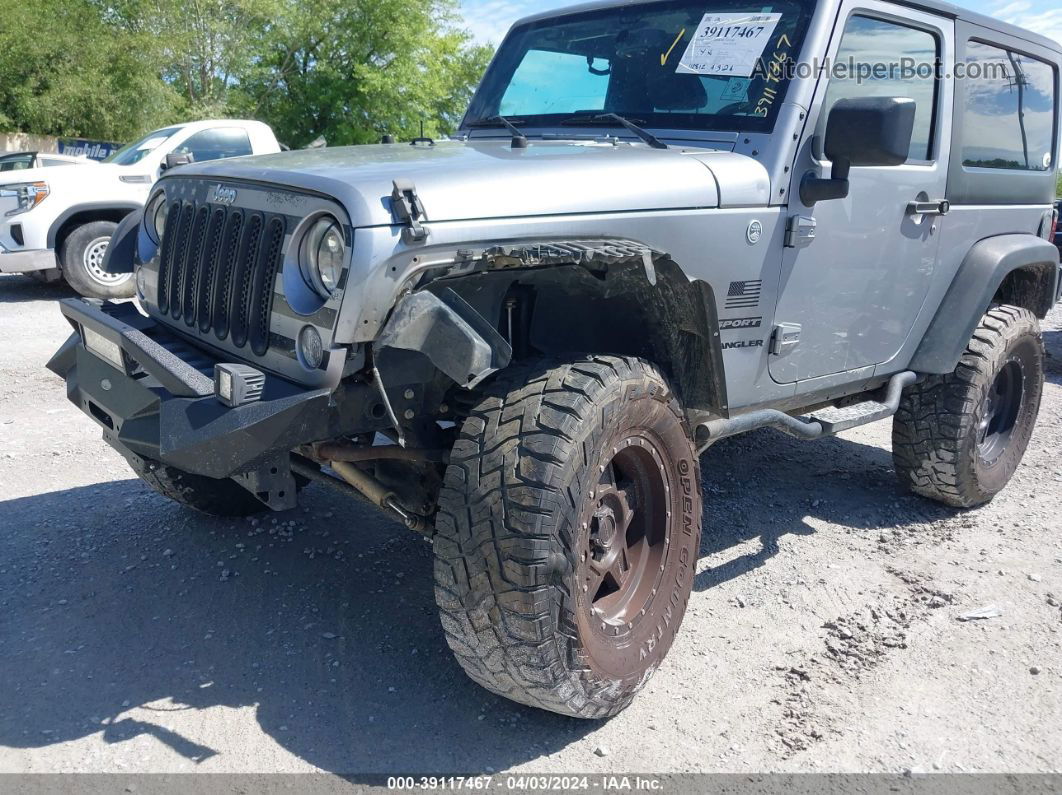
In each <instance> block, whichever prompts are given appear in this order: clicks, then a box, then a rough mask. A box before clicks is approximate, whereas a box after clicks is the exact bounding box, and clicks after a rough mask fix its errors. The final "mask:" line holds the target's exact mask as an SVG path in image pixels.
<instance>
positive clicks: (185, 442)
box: [48, 299, 332, 509]
mask: <svg viewBox="0 0 1062 795" xmlns="http://www.w3.org/2000/svg"><path fill="white" fill-rule="evenodd" d="M61 310H62V312H63V314H64V315H65V316H66V318H67V320H68V321H69V322H70V324H71V325H72V326H73V327H74V331H75V333H74V334H73V335H72V336H71V337H70V339H69V340H67V341H66V343H64V344H63V347H62V348H60V349H59V351H58V352H57V353H56V354H55V355H54V356H53V357H52V359H51V361H50V362H48V369H49V370H51V371H52V372H53V373H55V374H56V375H58V376H60V377H61V378H63V379H64V380H65V381H66V387H67V396H68V397H69V398H70V400H71V402H73V403H74V405H76V406H77V407H78V408H79V409H81V410H82V411H83V412H84V413H85V414H87V415H88V416H90V417H92V418H93V420H95V421H96V422H97V423H98V424H99V425H100V426H101V427H102V428H103V435H104V438H105V439H106V440H107V441H108V442H109V443H110V444H111V445H112V446H114V447H115V448H116V449H117V450H118V451H119V452H121V453H122V454H123V455H125V456H126V457H129V458H130V459H131V460H133V459H135V458H137V457H139V458H141V459H150V460H152V461H158V462H161V463H163V464H169V465H171V466H174V467H177V468H179V469H182V470H184V471H186V472H192V473H195V474H198V475H204V476H206V477H211V478H228V477H236V478H237V479H238V480H240V479H241V478H242V479H243V481H244V485H245V486H246V487H247V488H248V489H250V490H252V491H254V492H255V493H256V494H258V495H259V496H260V497H261V498H262V499H263V501H265V502H267V504H270V506H271V507H275V508H278V509H279V508H281V507H290V504H288V505H285V506H280V505H273V502H272V500H270V499H268V494H269V492H270V491H271V489H269V488H267V486H268V485H269V483H270V482H271V480H274V481H275V480H276V479H277V478H281V479H283V480H287V479H289V478H290V477H291V474H290V471H289V467H288V459H289V453H290V451H291V450H292V449H293V448H295V447H297V446H299V445H301V444H305V443H307V442H311V441H317V440H320V439H325V438H328V437H329V435H330V421H331V418H332V410H331V408H330V405H331V402H332V401H331V397H332V393H331V391H330V390H326V389H317V390H307V389H305V388H304V387H300V386H298V385H297V384H293V383H291V382H289V381H286V380H284V379H282V378H279V377H277V376H273V375H267V377H266V383H265V388H264V392H263V394H262V399H261V400H260V401H259V402H256V403H251V404H248V405H245V406H240V407H238V408H228V407H227V406H225V405H223V404H222V403H221V402H220V401H219V400H218V399H217V398H216V397H215V396H214V380H213V371H214V365H215V364H216V363H217V362H218V360H216V359H212V358H210V356H209V355H207V354H205V353H204V352H203V351H202V350H200V349H199V348H197V347H193V346H192V345H190V344H188V343H186V342H185V341H184V340H182V339H181V338H180V337H178V336H177V335H175V334H174V333H173V332H171V331H168V330H167V329H166V328H165V327H164V326H162V325H161V324H158V323H156V322H155V321H153V320H151V319H150V318H145V317H143V316H142V315H141V314H140V313H139V312H138V311H137V310H136V308H135V307H134V306H132V305H131V304H104V305H103V306H102V307H101V306H98V305H95V304H92V303H88V302H86V301H81V300H77V299H67V300H64V301H63V302H62V303H61ZM86 329H88V330H90V331H91V332H95V333H96V334H98V335H100V336H102V337H103V338H104V339H106V340H109V341H110V342H112V343H114V344H116V345H117V346H119V347H120V349H121V351H122V359H123V367H122V368H121V369H119V368H118V367H117V366H116V365H115V364H113V363H111V362H109V361H107V360H105V359H104V358H103V357H101V356H98V355H96V354H95V353H93V352H92V351H90V350H89V349H88V348H87V347H86V346H85V342H84V337H85V330H86ZM278 470H279V471H278ZM290 491H291V492H293V491H294V489H291V490H290ZM278 493H280V492H279V491H278Z"/></svg>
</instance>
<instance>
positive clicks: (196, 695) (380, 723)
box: [0, 276, 1062, 774]
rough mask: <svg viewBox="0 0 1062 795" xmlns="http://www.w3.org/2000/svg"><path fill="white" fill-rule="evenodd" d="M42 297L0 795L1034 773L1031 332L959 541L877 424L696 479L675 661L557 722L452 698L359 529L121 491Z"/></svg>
mask: <svg viewBox="0 0 1062 795" xmlns="http://www.w3.org/2000/svg"><path fill="white" fill-rule="evenodd" d="M65 295H67V293H66V292H65V291H64V289H63V288H61V287H54V286H52V287H46V286H44V285H40V284H38V283H36V282H33V281H31V280H29V279H26V278H23V277H17V276H2V277H0V339H2V340H3V341H4V344H3V346H2V347H0V374H2V378H0V486H2V492H0V683H2V684H0V771H5V772H43V771H50V772H51V771H58V772H69V771H88V772H182V771H204V772H302V771H314V770H324V771H330V772H340V773H347V774H358V773H374V774H383V773H396V772H398V773H411V772H420V773H437V774H442V773H448V772H466V773H467V772H473V771H478V772H497V773H500V772H502V771H508V770H520V771H535V772H587V773H589V772H609V771H642V772H660V773H664V772H694V771H696V772H700V771H713V772H714V771H726V772H745V771H755V772H764V771H845V772H863V771H886V772H900V771H905V770H915V771H919V770H921V771H926V772H931V771H936V770H942V771H993V772H1007V771H1009V772H1015V771H1022V772H1032V771H1039V772H1060V771H1062V654H1060V640H1062V608H1060V607H1059V601H1060V599H1062V536H1060V534H1059V528H1060V526H1062V497H1060V496H1059V487H1060V484H1062V461H1060V458H1059V455H1058V450H1059V448H1060V446H1062V332H1060V331H1059V329H1060V327H1062V313H1056V314H1055V315H1054V316H1052V317H1051V318H1050V319H1049V320H1048V322H1047V323H1046V326H1045V332H1046V333H1045V336H1046V340H1047V346H1048V350H1049V352H1050V353H1051V354H1052V355H1053V358H1051V359H1050V360H1049V368H1050V369H1049V372H1048V385H1047V388H1046V393H1045V400H1044V407H1043V411H1042V414H1041V418H1040V424H1039V427H1038V429H1037V432H1036V435H1035V437H1034V439H1033V444H1032V447H1031V449H1030V451H1029V454H1028V456H1027V458H1026V463H1025V465H1024V466H1023V468H1022V469H1021V470H1020V471H1019V473H1018V476H1017V478H1016V479H1015V481H1014V482H1013V483H1012V484H1011V486H1010V488H1009V489H1008V490H1007V491H1006V492H1005V493H1004V494H1003V495H1002V496H1001V497H1000V498H999V499H997V500H996V501H995V502H994V503H992V504H991V505H990V506H988V507H986V508H983V509H981V510H977V511H972V512H968V513H956V512H952V511H949V510H946V509H944V508H942V507H939V506H937V505H935V504H933V503H929V502H926V501H924V500H921V499H919V498H916V497H912V496H909V495H907V494H905V493H903V492H901V491H900V490H899V489H898V487H897V485H896V484H895V481H894V475H893V472H892V464H891V459H890V456H889V425H888V423H883V424H878V425H874V426H870V427H869V428H863V429H858V430H857V431H854V432H850V433H847V434H845V435H844V436H843V437H842V438H837V439H829V440H826V441H822V442H818V443H807V442H799V441H795V440H792V439H789V438H788V437H785V436H782V435H780V434H777V433H774V432H772V431H765V432H761V433H756V434H753V435H750V436H747V437H744V438H739V439H735V440H730V441H728V442H725V443H721V444H719V445H718V446H717V447H715V448H713V449H712V450H711V451H710V452H709V453H708V454H707V455H706V456H705V458H704V473H705V495H706V510H707V513H706V516H705V532H704V541H703V548H702V558H701V561H700V563H699V566H698V575H697V579H696V583H695V593H694V595H693V597H692V600H691V603H690V608H689V612H688V614H687V616H686V620H685V625H684V627H683V631H682V633H681V635H680V637H679V640H678V642H677V643H676V645H675V647H674V649H673V650H672V652H671V655H670V657H669V658H668V660H667V662H666V663H665V665H664V666H663V668H662V669H661V670H660V672H659V673H658V674H657V676H656V677H655V678H654V679H653V680H652V682H651V683H650V684H649V686H648V687H647V688H646V690H645V691H644V693H643V694H642V695H641V696H640V697H639V698H638V699H637V700H636V702H635V703H634V705H633V706H632V707H631V709H629V710H628V711H627V712H625V713H624V714H622V715H621V716H619V717H618V718H615V719H614V720H612V721H610V722H608V723H587V722H580V721H576V720H571V719H566V718H561V717H558V716H555V715H550V714H546V713H543V712H538V711H535V710H531V709H525V708H522V707H519V706H516V705H514V704H511V703H509V702H507V701H504V700H502V699H500V698H496V697H494V696H493V695H491V694H489V693H487V692H485V691H483V690H481V689H479V688H478V687H477V686H476V685H474V684H473V683H472V682H470V681H469V680H467V679H466V678H465V677H464V675H463V674H462V673H461V671H460V670H459V669H458V667H457V665H456V664H455V663H454V662H453V660H452V659H451V657H450V654H449V652H448V651H447V649H446V646H445V643H444V641H443V636H442V632H441V630H440V628H439V625H438V620H437V618H436V612H435V607H434V602H433V598H432V590H431V550H430V548H429V546H428V545H427V544H426V543H425V542H424V541H422V540H420V539H418V538H417V537H415V536H413V535H411V534H409V533H408V532H406V531H405V530H403V529H402V528H401V527H399V526H398V525H396V524H393V523H391V522H389V521H387V520H386V519H383V518H381V517H379V516H377V515H375V514H373V513H371V512H370V511H369V510H367V509H364V508H363V507H362V506H361V505H359V504H355V503H351V502H347V501H344V500H343V498H342V497H339V496H334V495H333V494H331V493H330V492H328V491H326V490H324V489H322V488H321V487H319V486H314V487H311V488H310V489H309V490H307V492H305V497H306V498H305V500H304V503H305V504H306V505H307V506H308V507H306V508H302V509H299V510H298V511H296V512H293V513H290V514H285V515H281V516H276V517H266V518H264V519H263V520H261V522H260V523H251V522H246V521H240V522H232V521H220V520H211V519H207V518H203V517H199V516H196V515H193V514H191V513H189V512H187V511H185V510H182V509H181V508H179V507H177V506H176V505H172V504H170V503H168V502H167V501H165V500H164V499H162V498H161V497H158V496H156V495H155V494H154V493H153V492H151V491H149V490H148V488H147V487H145V486H143V485H141V484H140V482H139V481H137V480H135V479H134V478H133V477H132V475H131V473H130V471H129V470H128V469H127V468H126V466H125V464H124V462H123V461H122V459H121V458H120V457H119V456H118V455H117V454H116V453H115V452H114V451H112V450H111V449H110V448H109V447H108V446H107V445H106V444H104V443H103V441H102V440H101V439H100V434H99V432H98V430H97V429H96V427H95V425H94V424H93V423H92V422H90V421H89V420H88V419H86V418H85V417H83V416H82V415H81V414H80V413H79V412H78V411H77V410H75V409H74V408H73V407H72V406H71V405H70V404H68V403H67V401H66V399H65V394H64V390H63V386H62V383H61V382H60V381H59V380H58V379H57V378H55V377H54V376H53V375H51V374H50V373H48V372H47V371H46V370H45V369H44V363H45V362H46V361H47V359H48V357H49V356H50V354H51V353H52V352H53V351H54V350H55V349H56V348H57V347H58V346H59V344H60V343H61V342H62V340H63V339H64V338H65V337H66V335H67V334H68V333H69V328H68V327H67V325H66V323H65V322H64V321H63V320H62V318H61V316H60V315H59V312H58V309H57V307H56V305H55V300H56V299H57V298H60V297H63V296H65ZM1052 594H1053V595H1052ZM988 605H994V606H997V607H998V608H999V609H1000V611H1001V612H1002V615H1000V616H998V617H995V618H990V619H986V620H981V621H969V622H961V621H959V620H958V617H959V616H960V615H961V614H963V613H965V612H967V611H969V610H973V609H977V608H981V607H984V606H988Z"/></svg>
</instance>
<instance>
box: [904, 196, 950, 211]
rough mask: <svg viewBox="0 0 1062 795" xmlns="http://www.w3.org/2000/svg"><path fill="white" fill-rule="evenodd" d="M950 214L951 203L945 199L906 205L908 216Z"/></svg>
mask: <svg viewBox="0 0 1062 795" xmlns="http://www.w3.org/2000/svg"><path fill="white" fill-rule="evenodd" d="M950 212H951V202H950V201H948V200H947V199H941V200H940V201H925V202H920V201H914V202H911V203H910V204H908V205H907V214H908V215H947V214H948V213H950Z"/></svg>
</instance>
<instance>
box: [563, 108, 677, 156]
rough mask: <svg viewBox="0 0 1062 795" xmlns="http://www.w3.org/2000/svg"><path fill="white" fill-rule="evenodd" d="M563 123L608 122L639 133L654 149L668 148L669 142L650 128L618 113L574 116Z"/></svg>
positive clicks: (636, 133)
mask: <svg viewBox="0 0 1062 795" xmlns="http://www.w3.org/2000/svg"><path fill="white" fill-rule="evenodd" d="M561 124H608V125H610V126H613V127H615V126H619V127H625V128H627V129H628V130H630V131H631V132H632V133H634V134H635V135H637V136H638V137H639V138H641V139H642V140H643V141H645V142H646V143H647V144H649V146H651V147H652V148H653V149H667V148H669V147H668V145H667V144H665V143H664V142H663V141H661V140H660V139H659V138H657V137H656V136H655V135H653V134H652V133H651V132H649V131H648V130H645V129H642V128H641V127H639V126H638V125H637V124H635V123H634V122H633V121H631V120H630V119H625V118H624V117H623V116H620V115H619V114H618V113H600V114H597V115H594V116H590V115H587V116H582V115H580V116H572V117H571V118H570V119H565V120H564V121H562V122H561Z"/></svg>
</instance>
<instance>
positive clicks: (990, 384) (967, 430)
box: [892, 305, 1044, 508]
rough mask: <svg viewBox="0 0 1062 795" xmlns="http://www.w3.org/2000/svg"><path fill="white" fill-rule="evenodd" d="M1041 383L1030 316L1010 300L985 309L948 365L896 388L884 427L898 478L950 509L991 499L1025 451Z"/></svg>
mask: <svg viewBox="0 0 1062 795" xmlns="http://www.w3.org/2000/svg"><path fill="white" fill-rule="evenodd" d="M1043 384H1044V347H1043V340H1042V338H1041V336H1040V324H1039V322H1038V321H1037V319H1036V316H1035V315H1033V314H1032V313H1031V312H1030V311H1029V310H1027V309H1022V308H1020V307H1016V306H1005V305H1001V306H996V307H993V308H992V309H990V310H989V311H988V313H987V314H986V315H985V316H984V318H983V319H982V321H981V324H980V326H978V328H977V331H976V332H974V336H973V339H972V340H971V341H970V345H969V346H968V347H967V349H966V352H965V353H964V354H963V356H962V359H961V360H960V362H959V365H958V367H956V368H955V371H954V372H952V373H949V374H948V375H944V376H932V377H930V378H928V379H926V380H925V381H923V382H922V383H919V384H916V385H914V386H912V387H909V388H908V389H906V390H905V391H904V396H903V400H902V402H901V404H900V410H899V412H898V413H897V415H896V418H895V420H894V424H893V434H892V440H893V441H892V449H893V460H894V462H895V465H896V472H897V474H898V475H899V477H900V479H901V481H902V482H903V483H904V484H905V485H906V486H907V487H908V488H910V489H911V490H912V491H914V492H915V493H917V494H921V495H922V496H924V497H929V498H930V499H934V500H937V501H938V502H943V503H945V504H946V505H951V506H954V507H957V508H972V507H974V506H977V505H981V504H983V503H986V502H988V501H989V500H991V499H992V498H993V497H994V496H995V495H996V494H998V493H999V492H1000V491H1002V490H1003V488H1004V487H1005V486H1006V485H1007V483H1009V482H1010V479H1011V478H1012V477H1013V476H1014V473H1015V471H1016V470H1017V468H1018V465H1019V464H1020V463H1021V460H1022V457H1023V456H1024V455H1025V450H1026V448H1027V447H1028V445H1029V439H1030V438H1031V437H1032V432H1033V428H1034V426H1035V425H1036V417H1037V415H1038V413H1039V410H1040V398H1041V395H1042V394H1043Z"/></svg>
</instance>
